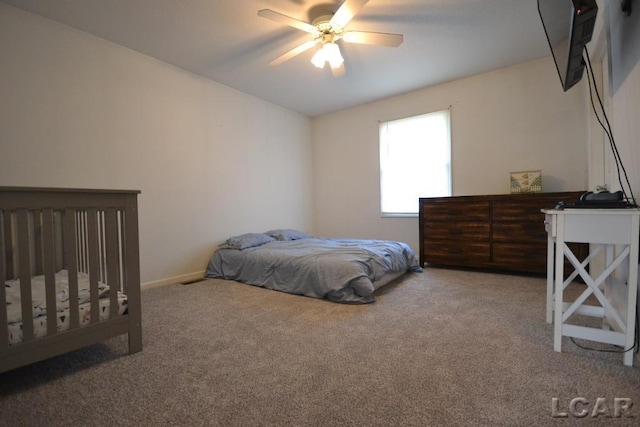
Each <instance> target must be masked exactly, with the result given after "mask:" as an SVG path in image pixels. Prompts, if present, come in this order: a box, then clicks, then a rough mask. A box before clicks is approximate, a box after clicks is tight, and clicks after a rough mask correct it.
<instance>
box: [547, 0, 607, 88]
mask: <svg viewBox="0 0 640 427" xmlns="http://www.w3.org/2000/svg"><path fill="white" fill-rule="evenodd" d="M538 13H539V14H540V19H541V20H542V25H543V27H544V31H545V33H546V35H547V41H548V42H549V47H550V48H551V53H552V54H553V59H554V61H555V63H556V68H557V69H558V74H559V75H560V81H561V83H562V88H563V89H564V90H565V91H567V90H569V89H570V88H571V87H572V86H573V85H575V84H576V83H578V82H579V81H580V79H582V74H583V71H584V66H585V63H584V61H583V60H582V51H583V50H584V45H586V44H587V43H589V41H590V40H591V36H592V35H593V29H594V26H595V23H596V15H597V13H598V5H597V4H596V0H538Z"/></svg>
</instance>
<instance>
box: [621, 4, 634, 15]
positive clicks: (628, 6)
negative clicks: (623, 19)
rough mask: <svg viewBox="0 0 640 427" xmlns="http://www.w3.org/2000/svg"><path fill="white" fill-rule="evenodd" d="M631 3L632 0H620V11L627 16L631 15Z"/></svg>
mask: <svg viewBox="0 0 640 427" xmlns="http://www.w3.org/2000/svg"><path fill="white" fill-rule="evenodd" d="M631 3H633V0H622V11H623V12H626V13H627V16H629V15H631Z"/></svg>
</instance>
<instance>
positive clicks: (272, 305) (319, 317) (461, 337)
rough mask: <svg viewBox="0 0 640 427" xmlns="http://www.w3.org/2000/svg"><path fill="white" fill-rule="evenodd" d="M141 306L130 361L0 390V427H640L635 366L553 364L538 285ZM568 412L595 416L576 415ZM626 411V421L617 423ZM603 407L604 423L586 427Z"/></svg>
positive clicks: (493, 282) (445, 280)
mask: <svg viewBox="0 0 640 427" xmlns="http://www.w3.org/2000/svg"><path fill="white" fill-rule="evenodd" d="M142 296H143V334H144V348H143V351H142V352H141V353H137V354H134V355H131V356H129V355H127V350H126V339H124V337H121V338H116V339H112V340H110V341H108V342H106V343H104V344H100V345H95V346H92V347H89V348H86V349H83V350H79V351H76V352H73V353H69V354H66V355H63V356H60V357H57V358H54V359H51V360H48V361H44V362H41V363H37V364H34V365H31V366H28V367H25V368H21V369H18V370H15V371H11V372H8V373H5V374H0V414H1V415H0V425H7V426H9V425H11V426H15V425H21V426H22V425H33V426H36V425H37V426H41V425H48V426H49V425H81V424H82V425H90V426H94V425H95V426H102V425H104V426H113V425H185V426H197V425H203V426H204V425H220V426H256V425H301V426H304V425H327V426H336V425H345V426H349V425H354V426H356V425H357V426H365V425H366V426H370V425H379V426H388V425H407V426H444V425H453V426H456V425H459V426H468V425H486V426H517V425H523V426H524V425H531V426H541V425H550V424H555V423H558V424H563V425H564V424H570V425H571V424H578V423H579V424H587V425H600V424H601V425H637V422H638V418H640V368H639V367H638V366H640V362H639V359H638V357H637V356H636V359H635V361H636V362H635V363H636V365H637V366H634V367H632V368H630V367H625V366H623V364H622V355H620V354H612V353H601V352H594V351H588V350H583V349H580V348H578V347H577V346H576V345H574V344H573V343H572V342H571V341H570V340H569V339H565V340H564V344H563V345H564V348H563V352H562V353H556V352H554V351H553V345H552V327H551V325H548V324H546V323H545V321H544V318H545V302H544V301H545V281H544V279H541V278H531V277H519V276H510V275H500V274H491V273H478V272H471V271H458V270H446V269H435V268H427V269H426V270H425V272H424V273H422V274H409V275H406V276H404V277H403V278H401V279H399V280H396V281H395V282H393V283H392V284H390V285H388V286H387V287H385V288H383V289H382V290H381V291H379V292H378V293H377V302H376V303H374V304H370V305H341V304H336V303H332V302H327V301H323V300H316V299H311V298H306V297H299V296H292V295H287V294H283V293H279V292H276V291H269V290H264V289H260V288H256V287H252V286H248V285H242V284H238V283H234V282H229V281H223V280H209V281H203V282H199V283H194V284H190V285H172V286H167V287H162V288H156V289H148V290H144V291H143V293H142ZM580 343H582V344H586V345H593V346H594V347H598V348H612V347H610V346H603V345H601V344H594V343H589V342H587V341H580ZM554 398H556V399H557V402H558V404H557V407H556V409H555V410H552V400H553V399H554ZM575 398H584V401H580V402H588V403H586V404H584V403H581V404H580V405H578V406H577V407H576V408H574V409H575V410H574V411H573V412H572V411H570V410H569V402H570V401H571V400H572V399H575ZM599 398H600V400H598V399H599ZM620 398H624V399H630V400H631V401H632V402H633V403H634V404H635V406H633V407H632V408H631V409H630V410H629V411H626V412H624V413H623V414H621V415H622V416H621V417H619V418H612V417H611V416H612V415H615V414H614V402H616V401H615V399H620ZM603 399H604V400H603ZM596 402H599V403H598V406H597V409H598V410H599V411H600V412H601V413H602V414H598V413H596V415H598V416H597V417H593V416H592V415H593V414H592V412H593V408H594V406H595V405H596ZM618 402H619V400H618ZM582 410H586V411H587V415H586V416H585V417H584V418H578V417H577V416H576V415H579V414H580V412H581V411H582ZM554 415H555V416H554ZM559 415H566V417H562V418H559V417H558V416H559ZM629 415H632V416H634V417H635V418H630V417H628V416H629Z"/></svg>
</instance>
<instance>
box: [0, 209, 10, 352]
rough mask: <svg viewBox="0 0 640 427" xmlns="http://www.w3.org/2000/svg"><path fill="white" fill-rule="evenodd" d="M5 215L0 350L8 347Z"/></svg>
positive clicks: (0, 251)
mask: <svg viewBox="0 0 640 427" xmlns="http://www.w3.org/2000/svg"><path fill="white" fill-rule="evenodd" d="M4 214H5V213H4V212H0V348H5V347H6V346H8V345H9V331H8V329H7V326H6V325H7V324H8V321H7V308H6V307H7V292H6V288H5V281H6V280H7V253H6V249H5V242H6V240H7V239H6V238H5V237H6V236H5V228H4V227H5V221H4V218H5V215H4Z"/></svg>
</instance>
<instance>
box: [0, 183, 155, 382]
mask: <svg viewBox="0 0 640 427" xmlns="http://www.w3.org/2000/svg"><path fill="white" fill-rule="evenodd" d="M138 193H139V191H126V190H84V189H55V188H30V187H0V278H2V282H3V283H4V286H0V372H5V371H8V370H11V369H14V368H18V367H20V366H24V365H27V364H30V363H33V362H37V361H40V360H44V359H47V358H50V357H53V356H57V355H59V354H62V353H65V352H68V351H72V350H75V349H78V348H81V347H85V346H88V345H91V344H95V343H98V342H101V341H104V340H105V339H107V338H111V337H114V336H118V335H122V334H128V340H129V341H128V342H129V353H135V352H138V351H140V350H141V349H142V331H141V310H140V267H139V264H140V262H139V249H138V247H139V244H138V213H137V196H138Z"/></svg>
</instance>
